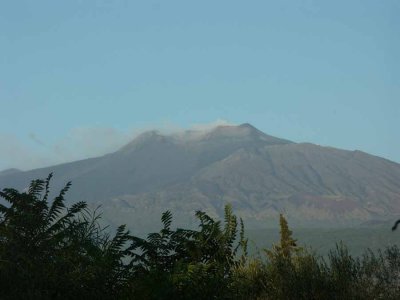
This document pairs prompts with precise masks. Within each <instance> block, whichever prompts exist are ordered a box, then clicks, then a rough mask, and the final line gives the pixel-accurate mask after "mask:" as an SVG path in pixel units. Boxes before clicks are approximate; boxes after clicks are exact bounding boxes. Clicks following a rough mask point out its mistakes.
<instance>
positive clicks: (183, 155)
mask: <svg viewBox="0 0 400 300" xmlns="http://www.w3.org/2000/svg"><path fill="white" fill-rule="evenodd" d="M50 172H53V173H54V180H53V184H52V190H53V191H57V190H59V189H60V188H61V187H62V186H63V185H64V184H65V183H66V182H67V181H69V180H71V181H72V188H71V190H70V192H69V193H68V195H67V198H68V199H69V200H70V201H71V202H76V201H79V200H84V201H87V202H89V203H90V204H91V205H92V206H93V207H96V206H97V205H102V211H103V212H104V214H103V217H104V218H105V220H106V221H107V222H109V223H111V224H122V223H126V224H128V225H129V226H130V227H131V228H132V229H133V231H136V232H141V231H143V232H147V231H149V230H155V229H157V228H158V225H159V222H158V219H159V217H160V214H161V213H162V212H163V211H165V210H167V209H169V210H171V211H172V212H173V213H174V215H175V219H176V220H177V223H178V225H180V226H184V225H185V226H190V225H191V224H192V222H193V218H192V216H193V213H194V211H195V210H199V209H200V210H205V211H207V212H208V213H210V214H211V215H212V216H219V217H220V216H222V214H223V207H224V205H225V204H226V203H231V204H232V205H233V207H234V210H235V212H237V214H238V215H240V216H241V217H242V218H243V219H244V221H245V223H246V224H247V225H248V226H249V227H253V228H262V227H269V226H276V225H277V216H278V214H279V212H284V213H285V214H286V215H287V218H288V219H289V220H290V223H291V224H293V225H298V226H318V227H321V226H323V227H345V226H355V225H359V224H367V223H368V222H384V221H388V220H392V219H396V218H398V217H399V216H400V165H399V164H397V163H395V162H392V161H389V160H386V159H383V158H380V157H376V156H373V155H369V154H367V153H364V152H361V151H346V150H340V149H335V148H331V147H322V146H318V145H314V144H310V143H294V142H291V141H288V140H285V139H280V138H276V137H273V136H270V135H267V134H265V133H263V132H261V131H259V130H258V129H256V128H254V127H253V126H251V125H250V124H242V125H239V126H219V127H216V128H214V129H213V130H209V131H206V132H203V131H185V132H182V133H179V134H171V135H163V134H160V133H159V132H157V131H149V132H146V133H143V134H142V135H140V136H138V137H137V138H135V139H134V140H133V141H132V142H131V143H129V144H127V145H125V146H124V147H122V148H121V149H120V150H118V151H116V152H114V153H111V154H107V155H104V156H102V157H97V158H91V159H86V160H81V161H76V162H71V163H66V164H61V165H56V166H52V167H47V168H42V169H35V170H31V171H26V172H22V171H15V172H1V173H0V188H4V187H15V188H17V189H24V188H26V186H27V185H28V184H29V181H30V180H31V179H35V178H44V177H46V176H47V175H48V174H49V173H50Z"/></svg>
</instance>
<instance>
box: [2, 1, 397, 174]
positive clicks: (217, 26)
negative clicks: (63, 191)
mask: <svg viewBox="0 0 400 300" xmlns="http://www.w3.org/2000/svg"><path fill="white" fill-rule="evenodd" d="M399 15H400V2H399V1H395V0H393V1H390V0H385V1H375V0H374V1H366V0H362V1H349V0H347V1H287V0H285V1H265V0H263V1H233V0H230V1H215V0H214V1H205V0H203V1H188V0H185V1H155V0H150V1H128V0H125V1H123V0H120V1H111V0H107V1H106V0H103V1H100V0H98V1H95V0H93V1H83V0H80V1H76V0H68V1H54V0H51V1H45V0H41V1H33V0H30V1H19V0H15V1H2V2H1V3H0V54H1V55H0V170H1V169H4V168H9V167H18V168H22V169H29V168H34V167H40V166H45V165H49V164H53V163H60V162H63V161H68V160H74V159H79V158H85V157H89V156H95V155H100V154H103V153H105V152H108V151H113V150H114V149H116V148H118V147H119V146H121V145H122V144H123V143H125V142H126V141H128V140H129V139H130V138H132V136H134V135H135V134H137V132H140V131H142V130H146V129H151V128H161V129H167V130H172V129H174V128H175V129H176V128H189V127H191V126H193V124H210V123H211V124H214V123H215V122H217V123H223V122H229V123H234V124H240V123H244V122H249V123H251V124H253V125H254V126H256V127H257V128H259V129H260V130H262V131H264V132H266V133H269V134H271V135H275V136H278V137H282V138H287V139H291V140H294V141H296V142H302V141H307V142H313V143H316V144H321V145H330V146H334V147H338V148H344V149H350V150H353V149H360V150H363V151H366V152H369V153H372V154H375V155H379V156H383V157H386V158H388V159H391V160H394V161H397V162H400V134H399V129H398V128H400V126H399V125H400V124H399V123H400V122H399V117H400V59H399V53H400V37H399V32H400V18H398V16H399Z"/></svg>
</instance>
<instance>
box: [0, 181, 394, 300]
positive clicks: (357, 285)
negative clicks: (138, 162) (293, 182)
mask: <svg viewBox="0 0 400 300" xmlns="http://www.w3.org/2000/svg"><path fill="white" fill-rule="evenodd" d="M51 178H52V174H50V175H49V176H48V177H47V178H46V179H36V180H33V181H32V182H31V184H30V186H29V188H28V189H27V190H26V191H23V192H20V191H18V190H16V189H13V188H4V189H3V190H2V191H1V192H0V197H1V202H0V203H1V204H0V298H1V299H399V296H400V249H399V248H398V247H397V246H390V247H387V248H385V249H382V250H380V251H371V250H365V252H364V253H363V255H361V256H357V257H355V256H352V255H351V254H350V253H349V251H348V249H347V248H346V246H345V245H344V244H337V245H336V247H335V248H334V249H332V250H331V251H330V252H329V255H328V256H327V257H321V256H319V255H317V254H316V253H315V252H313V251H312V250H310V249H308V248H304V247H300V246H299V245H298V242H297V241H296V240H295V239H294V238H293V233H292V231H291V230H290V228H289V225H288V220H286V218H285V216H284V215H280V224H279V226H280V239H279V240H278V241H276V243H275V245H274V246H273V247H271V248H269V249H262V251H260V253H258V254H256V255H250V254H249V253H248V239H247V237H246V235H245V227H244V223H243V221H242V220H241V219H240V218H238V217H237V216H236V215H235V214H234V213H233V210H232V207H231V206H230V205H227V206H226V207H225V215H224V218H223V220H215V219H213V218H212V217H210V216H209V215H207V214H206V213H205V212H202V211H197V212H196V218H197V220H198V227H197V229H196V230H193V229H182V228H177V229H175V228H174V226H173V223H172V221H173V215H172V213H171V212H170V211H166V212H165V213H163V214H162V216H161V221H162V224H163V226H162V228H161V229H160V231H159V232H155V233H149V234H148V235H147V237H146V238H141V237H138V236H135V235H132V234H131V233H130V232H129V231H128V230H127V229H126V227H125V226H124V225H121V226H120V227H118V228H117V230H116V232H115V233H113V234H110V233H109V230H107V228H105V227H103V226H101V225H100V222H99V221H100V218H101V213H99V212H98V211H92V210H90V209H89V208H88V205H87V203H85V202H77V203H75V204H73V205H70V206H67V205H66V203H65V197H66V195H67V192H68V189H69V188H70V186H71V183H68V184H67V185H66V186H65V187H64V188H63V189H62V190H61V191H60V192H59V193H58V194H57V196H55V197H54V198H53V197H51V198H50V183H51ZM289 221H290V220H289Z"/></svg>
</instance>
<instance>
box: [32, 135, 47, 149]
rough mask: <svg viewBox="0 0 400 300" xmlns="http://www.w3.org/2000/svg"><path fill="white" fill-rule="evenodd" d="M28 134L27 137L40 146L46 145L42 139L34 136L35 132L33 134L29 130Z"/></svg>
mask: <svg viewBox="0 0 400 300" xmlns="http://www.w3.org/2000/svg"><path fill="white" fill-rule="evenodd" d="M28 136H29V138H30V139H31V140H32V141H34V142H35V143H36V144H38V145H40V146H46V144H45V143H44V142H43V141H42V140H40V139H39V138H38V137H37V136H36V134H34V133H33V132H30V133H29V135H28Z"/></svg>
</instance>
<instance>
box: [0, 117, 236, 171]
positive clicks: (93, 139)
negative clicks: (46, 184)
mask: <svg viewBox="0 0 400 300" xmlns="http://www.w3.org/2000/svg"><path fill="white" fill-rule="evenodd" d="M226 125H233V124H232V123H230V122H228V121H226V120H222V119H218V120H216V121H213V122H210V123H196V124H193V125H191V126H189V127H188V128H182V127H180V126H177V125H174V124H171V123H167V124H165V123H164V124H158V125H157V124H155V125H153V126H146V127H141V128H132V129H130V130H127V131H123V130H119V129H116V128H113V127H78V128H73V129H71V130H70V131H69V132H68V133H67V134H66V135H65V136H63V137H61V138H60V139H58V140H56V141H55V142H53V143H49V142H47V141H45V139H44V138H43V137H42V136H40V134H38V133H35V132H30V133H28V135H27V138H26V139H24V140H22V139H19V138H17V137H16V136H13V135H11V134H9V133H0V141H1V142H0V171H1V170H4V169H8V168H17V169H21V170H29V169H34V168H41V167H47V166H51V165H55V164H61V163H65V162H71V161H75V160H80V159H86V158H90V157H97V156H102V155H105V154H108V153H112V152H114V151H117V150H118V149H119V148H121V147H123V146H124V145H126V144H127V143H129V142H130V141H132V140H133V139H134V138H135V137H136V136H138V135H139V134H141V133H143V132H145V131H149V130H157V131H158V132H160V133H161V134H165V135H175V136H176V137H182V138H196V137H200V136H202V135H203V134H205V133H207V132H208V131H210V130H212V129H213V128H215V127H217V126H226Z"/></svg>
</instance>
